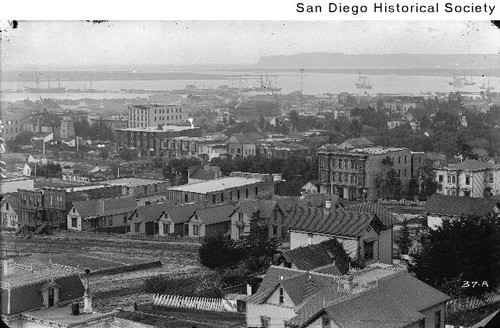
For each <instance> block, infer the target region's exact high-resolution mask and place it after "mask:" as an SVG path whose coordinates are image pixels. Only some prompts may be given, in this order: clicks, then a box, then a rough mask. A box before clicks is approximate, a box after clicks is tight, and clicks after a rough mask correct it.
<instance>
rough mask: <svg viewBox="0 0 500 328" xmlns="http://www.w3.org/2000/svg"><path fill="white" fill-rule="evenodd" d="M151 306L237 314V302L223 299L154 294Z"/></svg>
mask: <svg viewBox="0 0 500 328" xmlns="http://www.w3.org/2000/svg"><path fill="white" fill-rule="evenodd" d="M153 305H156V306H169V307H177V308H184V309H194V310H205V311H215V312H238V306H237V301H235V300H226V299H223V298H203V297H187V296H179V295H160V294H155V295H154V296H153Z"/></svg>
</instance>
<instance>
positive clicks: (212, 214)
mask: <svg viewBox="0 0 500 328" xmlns="http://www.w3.org/2000/svg"><path fill="white" fill-rule="evenodd" d="M233 212H234V205H232V204H225V205H218V206H212V207H207V208H202V209H198V210H196V211H195V212H194V213H193V215H194V214H197V215H198V218H199V219H200V220H201V221H202V222H203V223H205V225H211V224H216V223H220V222H226V221H231V218H230V217H229V216H230V215H231V214H232V213H233ZM191 216H192V215H191Z"/></svg>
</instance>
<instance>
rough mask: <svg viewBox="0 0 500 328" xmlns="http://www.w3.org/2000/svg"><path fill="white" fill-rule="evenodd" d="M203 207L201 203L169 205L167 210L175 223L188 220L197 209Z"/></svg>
mask: <svg viewBox="0 0 500 328" xmlns="http://www.w3.org/2000/svg"><path fill="white" fill-rule="evenodd" d="M200 208H202V206H201V205H199V204H186V205H175V206H172V207H168V208H167V210H166V212H167V214H168V215H169V217H170V218H171V219H172V221H173V222H174V224H175V223H185V222H188V221H189V219H190V218H191V216H192V215H193V214H194V212H196V210H198V209H200Z"/></svg>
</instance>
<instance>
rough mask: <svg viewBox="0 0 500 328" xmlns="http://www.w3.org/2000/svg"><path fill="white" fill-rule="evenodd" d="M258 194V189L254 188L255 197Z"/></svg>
mask: <svg viewBox="0 0 500 328" xmlns="http://www.w3.org/2000/svg"><path fill="white" fill-rule="evenodd" d="M258 194H259V188H258V187H255V196H257V195H258Z"/></svg>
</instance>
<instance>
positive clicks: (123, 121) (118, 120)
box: [87, 116, 129, 130]
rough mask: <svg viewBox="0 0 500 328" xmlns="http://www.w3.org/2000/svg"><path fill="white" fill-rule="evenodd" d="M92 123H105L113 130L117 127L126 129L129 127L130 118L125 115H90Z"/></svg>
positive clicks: (89, 118)
mask: <svg viewBox="0 0 500 328" xmlns="http://www.w3.org/2000/svg"><path fill="white" fill-rule="evenodd" d="M87 120H88V121H89V123H90V124H103V125H105V126H107V127H108V128H111V129H112V130H116V129H126V128H128V127H129V126H128V119H127V118H125V117H118V116H111V117H100V116H92V117H91V116H89V117H88V118H87Z"/></svg>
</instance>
